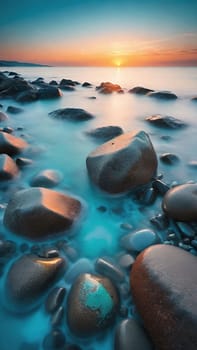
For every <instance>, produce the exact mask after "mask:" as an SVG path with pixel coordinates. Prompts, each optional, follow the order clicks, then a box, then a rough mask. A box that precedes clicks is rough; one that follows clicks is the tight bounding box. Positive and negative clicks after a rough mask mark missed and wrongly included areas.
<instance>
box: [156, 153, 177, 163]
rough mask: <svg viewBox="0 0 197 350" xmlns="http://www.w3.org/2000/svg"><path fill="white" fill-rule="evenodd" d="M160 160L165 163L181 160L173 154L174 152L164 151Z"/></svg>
mask: <svg viewBox="0 0 197 350" xmlns="http://www.w3.org/2000/svg"><path fill="white" fill-rule="evenodd" d="M160 160H161V161H162V162H163V163H165V164H168V165H173V164H176V163H177V162H178V161H179V158H178V157H177V156H176V155H175V154H172V153H163V154H162V155H161V156H160Z"/></svg>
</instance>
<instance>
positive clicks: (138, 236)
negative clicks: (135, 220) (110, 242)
mask: <svg viewBox="0 0 197 350" xmlns="http://www.w3.org/2000/svg"><path fill="white" fill-rule="evenodd" d="M156 243H158V237H157V235H156V233H155V232H154V231H152V230H150V229H144V230H140V231H136V232H132V233H129V234H128V235H126V236H123V237H122V239H121V246H122V247H123V248H125V249H126V250H131V251H136V252H141V251H142V250H144V249H145V248H147V247H149V246H151V245H154V244H156Z"/></svg>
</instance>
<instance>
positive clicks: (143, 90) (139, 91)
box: [129, 86, 154, 95]
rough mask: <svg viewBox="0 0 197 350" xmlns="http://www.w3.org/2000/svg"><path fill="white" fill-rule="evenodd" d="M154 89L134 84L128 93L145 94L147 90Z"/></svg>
mask: <svg viewBox="0 0 197 350" xmlns="http://www.w3.org/2000/svg"><path fill="white" fill-rule="evenodd" d="M153 91H154V90H151V89H147V88H144V87H142V86H135V87H134V88H132V89H130V90H129V93H131V94H137V95H147V94H148V93H149V92H153Z"/></svg>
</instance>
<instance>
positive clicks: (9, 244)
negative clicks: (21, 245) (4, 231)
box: [0, 240, 17, 259]
mask: <svg viewBox="0 0 197 350" xmlns="http://www.w3.org/2000/svg"><path fill="white" fill-rule="evenodd" d="M16 250H17V245H16V243H15V242H13V241H10V240H6V241H3V240H0V259H1V258H9V257H12V256H14V254H15V253H16Z"/></svg>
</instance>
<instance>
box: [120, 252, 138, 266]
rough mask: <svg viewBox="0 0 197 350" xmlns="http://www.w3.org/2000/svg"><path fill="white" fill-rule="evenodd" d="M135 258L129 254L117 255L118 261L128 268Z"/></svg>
mask: <svg viewBox="0 0 197 350" xmlns="http://www.w3.org/2000/svg"><path fill="white" fill-rule="evenodd" d="M134 261H135V259H134V257H133V256H132V255H131V254H123V255H121V256H120V257H119V259H118V263H119V265H120V266H121V267H122V268H124V269H130V268H131V267H132V265H133V263H134Z"/></svg>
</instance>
